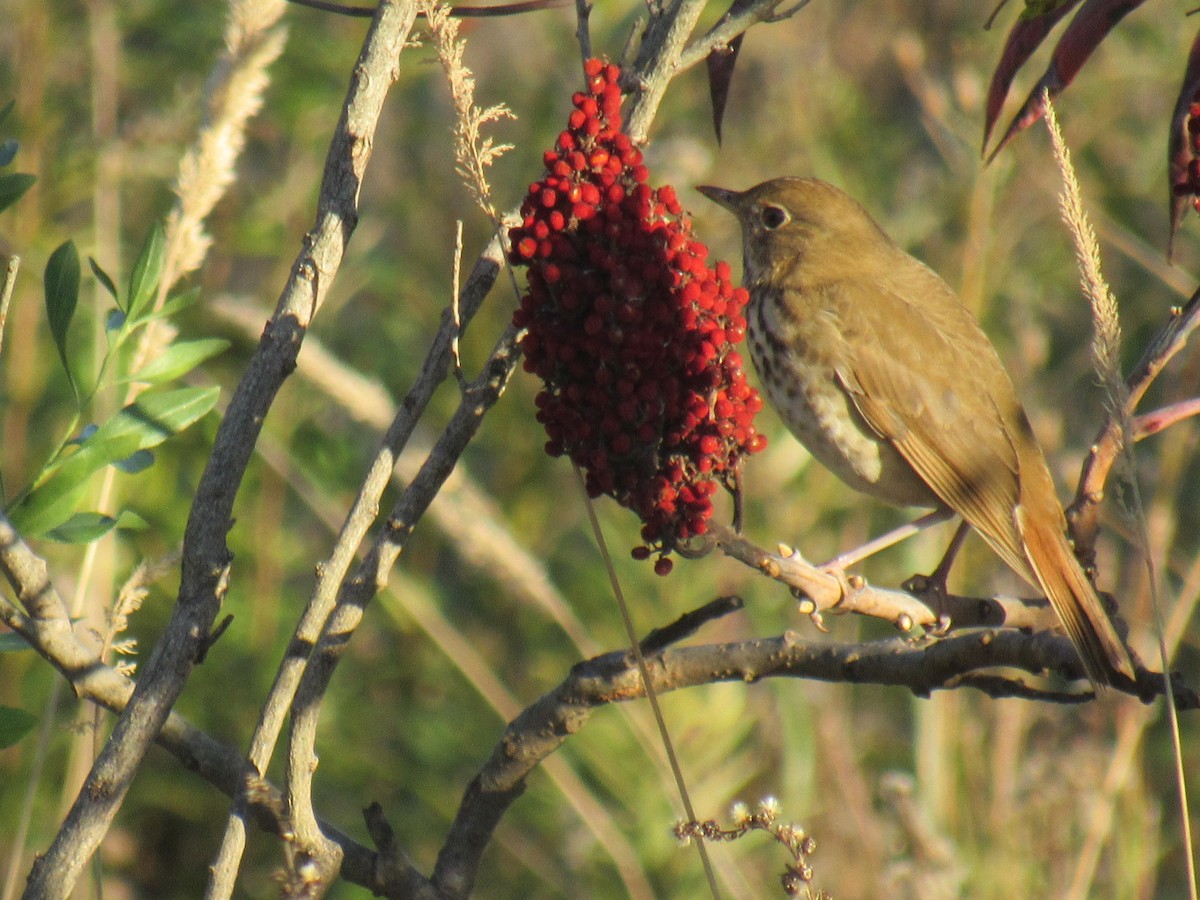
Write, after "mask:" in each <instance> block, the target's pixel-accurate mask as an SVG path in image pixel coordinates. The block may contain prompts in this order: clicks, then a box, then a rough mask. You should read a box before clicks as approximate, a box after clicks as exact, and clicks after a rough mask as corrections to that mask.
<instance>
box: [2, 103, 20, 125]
mask: <svg viewBox="0 0 1200 900" xmlns="http://www.w3.org/2000/svg"><path fill="white" fill-rule="evenodd" d="M16 102H17V101H16V100H9V101H8V102H7V103H5V104H4V109H0V125H3V124H4V120H5V119H7V118H8V114H9V113H10V112H12V111H13V105H14V104H15V103H16Z"/></svg>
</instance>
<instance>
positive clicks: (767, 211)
mask: <svg viewBox="0 0 1200 900" xmlns="http://www.w3.org/2000/svg"><path fill="white" fill-rule="evenodd" d="M759 216H760V218H761V219H762V223H763V227H764V228H766V229H767V230H768V231H774V230H775V229H776V228H780V227H782V226H783V225H786V224H787V223H788V222H789V221H790V220H791V218H792V217H791V216H789V215H788V211H787V210H786V209H784V208H783V207H782V206H764V207H763V208H762V212H761V213H759Z"/></svg>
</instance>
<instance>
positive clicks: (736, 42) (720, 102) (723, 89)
mask: <svg viewBox="0 0 1200 900" xmlns="http://www.w3.org/2000/svg"><path fill="white" fill-rule="evenodd" d="M751 2H752V0H733V4H732V5H731V6H730V7H729V9H728V11H727V12H726V13H725V15H723V16H721V18H720V19H719V20H718V21H717V24H716V25H714V26H713V30H715V29H717V28H720V27H721V26H722V25H724V24H725V23H726V22H728V21H729V19H730V18H732V17H733V16H734V15H736V14H737V13H739V12H741V11H742V10H743V9H745V8H746V7H747V6H749V5H750V3H751ZM710 33H711V32H710ZM744 36H745V34H744V33H743V34H739V35H738V36H737V37H735V38H733V39H732V40H730V41H729V43H728V44H726V45H725V46H723V47H717V48H715V49H714V50H713V51H712V52H710V53H709V54H708V60H707V62H708V93H709V96H710V97H711V98H712V115H713V130H714V131H715V132H716V133H717V143H718V144H719V143H721V122H722V120H723V119H724V118H725V103H726V101H727V100H728V99H729V82H730V81H731V80H733V67H734V66H735V65H737V58H738V51H739V50H741V49H742V38H743V37H744Z"/></svg>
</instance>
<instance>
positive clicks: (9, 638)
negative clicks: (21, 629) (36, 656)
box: [0, 631, 33, 653]
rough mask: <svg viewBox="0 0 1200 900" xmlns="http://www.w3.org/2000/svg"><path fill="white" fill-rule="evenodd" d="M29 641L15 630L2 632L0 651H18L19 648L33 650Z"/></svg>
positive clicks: (0, 635)
mask: <svg viewBox="0 0 1200 900" xmlns="http://www.w3.org/2000/svg"><path fill="white" fill-rule="evenodd" d="M32 649H33V648H32V647H30V646H29V642H28V641H27V640H25V638H23V637H21V636H20V635H19V634H17V633H16V632H15V631H6V632H5V633H4V634H0V653H16V652H17V651H18V650H32Z"/></svg>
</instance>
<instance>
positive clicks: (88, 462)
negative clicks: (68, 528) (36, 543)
mask: <svg viewBox="0 0 1200 900" xmlns="http://www.w3.org/2000/svg"><path fill="white" fill-rule="evenodd" d="M219 394H220V388H217V387H203V388H200V387H188V388H179V389H178V390H174V391H166V392H164V393H161V394H145V395H143V396H142V397H141V398H139V399H138V401H137V402H136V403H133V404H131V405H129V406H127V407H125V408H124V409H122V410H121V411H120V412H119V413H117V414H116V415H115V416H113V417H112V418H111V419H109V420H108V421H106V422H104V423H103V424H101V425H100V427H99V428H97V429H96V431H95V432H93V433H92V434H91V435H90V436H88V438H87V439H86V440H84V441H83V443H82V444H81V445H80V447H79V450H78V451H77V452H75V453H74V454H72V455H71V456H68V457H66V459H64V460H63V461H62V462H61V463H58V464H57V465H56V466H54V467H53V468H52V469H51V470H50V471H49V472H48V473H47V475H46V476H45V478H44V480H43V481H42V482H41V483H40V484H39V485H37V487H35V488H34V489H33V490H32V491H31V492H30V493H29V494H28V495H27V496H26V497H25V499H24V500H23V501H22V502H21V504H20V505H19V506H17V507H16V508H15V509H13V510H12V511H11V512H10V518H11V519H12V522H13V525H15V526H16V528H17V530H18V531H20V532H21V533H22V534H24V535H25V536H26V537H38V536H41V535H44V534H46V533H47V532H49V531H51V530H53V529H54V528H57V527H58V526H60V525H62V524H63V523H64V522H66V521H67V520H68V519H70V518H71V516H72V514H73V513H74V512H75V509H76V507H78V505H79V503H80V501H81V499H82V494H83V491H84V489H85V488H86V487H87V479H88V477H89V476H90V475H92V474H93V473H94V472H96V471H98V470H99V469H102V468H104V467H105V466H107V465H111V464H113V463H116V462H117V461H118V460H124V459H127V458H128V457H130V456H132V455H133V454H135V453H137V451H139V450H148V449H149V448H151V447H156V446H158V445H159V444H161V443H162V442H163V441H165V440H166V439H167V438H169V437H171V436H172V435H174V434H176V433H178V432H180V431H182V430H183V429H184V428H187V427H188V426H189V425H191V424H192V423H193V422H195V421H196V420H197V419H199V418H200V417H201V416H203V415H205V414H206V413H207V412H208V411H209V410H211V409H212V408H213V406H214V405H216V402H217V397H218V396H219Z"/></svg>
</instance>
